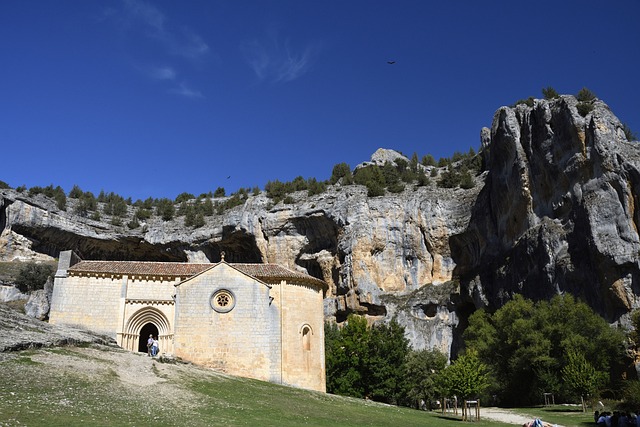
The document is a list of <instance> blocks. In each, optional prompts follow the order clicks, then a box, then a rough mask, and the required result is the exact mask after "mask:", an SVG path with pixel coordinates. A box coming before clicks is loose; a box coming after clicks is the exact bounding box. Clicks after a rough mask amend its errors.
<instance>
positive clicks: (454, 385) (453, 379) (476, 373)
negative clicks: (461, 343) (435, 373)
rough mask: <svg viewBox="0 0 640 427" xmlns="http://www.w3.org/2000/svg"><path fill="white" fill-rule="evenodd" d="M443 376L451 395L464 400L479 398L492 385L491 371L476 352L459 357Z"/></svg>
mask: <svg viewBox="0 0 640 427" xmlns="http://www.w3.org/2000/svg"><path fill="white" fill-rule="evenodd" d="M442 375H443V378H444V383H445V384H446V387H447V388H448V391H449V393H452V394H454V395H456V396H458V397H459V398H462V399H470V398H474V397H478V396H479V395H480V394H481V393H482V392H483V391H484V390H485V389H486V388H487V387H488V386H489V384H490V382H489V369H488V367H487V366H486V365H485V364H484V363H483V362H482V361H480V358H479V357H478V353H477V352H476V351H474V350H469V351H467V352H465V353H464V354H462V355H461V356H459V357H458V358H457V359H456V360H455V361H454V362H453V363H452V364H451V365H449V366H448V367H447V368H446V369H445V370H444V371H443V372H442Z"/></svg>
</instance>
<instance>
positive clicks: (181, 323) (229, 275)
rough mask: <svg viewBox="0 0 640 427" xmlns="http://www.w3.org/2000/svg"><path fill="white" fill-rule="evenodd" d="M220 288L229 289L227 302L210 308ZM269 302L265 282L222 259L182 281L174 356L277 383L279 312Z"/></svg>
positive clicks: (279, 380)
mask: <svg viewBox="0 0 640 427" xmlns="http://www.w3.org/2000/svg"><path fill="white" fill-rule="evenodd" d="M220 290H223V291H227V292H228V297H229V298H228V301H229V302H228V304H227V305H226V307H225V306H222V307H217V308H214V307H215V304H212V297H214V295H215V294H216V292H218V291H220ZM270 302H271V301H270V299H269V286H267V285H266V284H264V283H262V282H260V281H258V280H255V279H253V278H251V277H249V276H247V275H245V274H243V273H241V272H239V271H238V270H236V269H235V268H233V267H231V266H229V265H228V264H226V263H220V264H218V265H216V266H215V267H214V268H212V269H210V270H208V271H206V272H204V273H202V274H200V275H198V276H195V277H193V278H192V279H189V280H186V281H185V282H183V283H181V284H180V285H179V286H177V287H176V321H175V325H176V326H175V338H174V348H175V354H176V356H178V357H181V358H183V359H186V360H189V361H191V362H193V363H197V364H201V365H205V366H210V367H213V368H216V369H219V370H222V371H224V372H227V373H230V374H233V375H240V376H244V377H250V378H256V379H261V380H266V381H272V382H278V383H279V382H281V380H282V378H281V369H280V368H281V367H280V361H281V357H280V356H281V355H280V313H279V310H278V308H277V307H276V306H275V305H273V304H270ZM216 309H219V310H222V309H226V310H228V311H227V312H220V311H216Z"/></svg>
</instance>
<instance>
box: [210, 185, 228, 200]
mask: <svg viewBox="0 0 640 427" xmlns="http://www.w3.org/2000/svg"><path fill="white" fill-rule="evenodd" d="M226 195H227V192H226V191H225V189H224V187H218V188H216V191H214V192H213V198H214V199H219V198H220V197H225V196H226Z"/></svg>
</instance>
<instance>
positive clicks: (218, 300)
mask: <svg viewBox="0 0 640 427" xmlns="http://www.w3.org/2000/svg"><path fill="white" fill-rule="evenodd" d="M210 303H211V308H213V309H214V310H215V311H217V312H218V313H228V312H230V311H231V310H233V307H235V305H236V299H235V297H234V296H233V293H232V292H231V291H229V290H227V289H220V290H218V291H216V292H214V293H213V295H211V301H210Z"/></svg>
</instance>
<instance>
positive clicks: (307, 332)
mask: <svg viewBox="0 0 640 427" xmlns="http://www.w3.org/2000/svg"><path fill="white" fill-rule="evenodd" d="M302 349H303V350H306V351H310V350H311V328H310V327H308V326H305V327H304V328H302Z"/></svg>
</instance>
